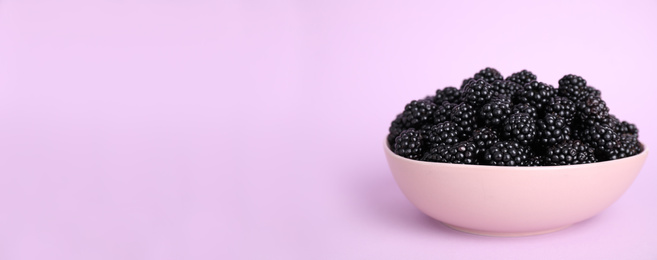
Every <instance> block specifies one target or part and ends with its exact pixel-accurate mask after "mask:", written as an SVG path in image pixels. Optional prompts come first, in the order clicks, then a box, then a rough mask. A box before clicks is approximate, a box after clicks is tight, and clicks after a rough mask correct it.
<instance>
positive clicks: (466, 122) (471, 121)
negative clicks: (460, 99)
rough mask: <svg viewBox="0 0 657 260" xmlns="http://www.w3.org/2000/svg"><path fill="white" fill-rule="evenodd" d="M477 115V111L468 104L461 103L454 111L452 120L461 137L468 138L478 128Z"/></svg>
mask: <svg viewBox="0 0 657 260" xmlns="http://www.w3.org/2000/svg"><path fill="white" fill-rule="evenodd" d="M476 113H477V112H476V111H475V109H474V108H473V107H472V106H471V105H468V104H467V103H461V104H459V105H457V106H455V107H454V108H453V109H452V113H451V114H450V119H451V121H452V122H454V123H456V125H457V129H458V131H459V133H460V134H461V136H468V135H469V134H470V133H472V130H474V129H475V128H477V118H476V117H475V115H476Z"/></svg>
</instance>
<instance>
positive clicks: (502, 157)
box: [483, 141, 529, 166]
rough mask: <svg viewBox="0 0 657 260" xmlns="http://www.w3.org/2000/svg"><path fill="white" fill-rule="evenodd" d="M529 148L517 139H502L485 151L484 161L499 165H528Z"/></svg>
mask: <svg viewBox="0 0 657 260" xmlns="http://www.w3.org/2000/svg"><path fill="white" fill-rule="evenodd" d="M528 159H529V150H528V149H527V148H526V147H524V146H522V145H520V144H518V143H517V142H515V141H500V142H497V143H495V144H493V145H492V146H491V147H489V148H488V149H487V150H486V152H485V153H484V157H483V163H485V164H489V165H499V166H526V165H528V164H529V163H528V162H527V161H528Z"/></svg>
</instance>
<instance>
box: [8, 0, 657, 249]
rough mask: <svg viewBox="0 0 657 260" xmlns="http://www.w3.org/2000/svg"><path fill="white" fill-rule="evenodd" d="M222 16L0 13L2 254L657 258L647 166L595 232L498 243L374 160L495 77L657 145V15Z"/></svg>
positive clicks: (227, 7) (32, 2)
mask: <svg viewBox="0 0 657 260" xmlns="http://www.w3.org/2000/svg"><path fill="white" fill-rule="evenodd" d="M137 2H139V3H137ZM209 2H210V1H207V2H206V1H201V0H191V1H176V0H169V1H156V0H153V1H83V0H79V1H71V0H65V1H38V0H27V1H18V0H2V1H0V120H1V121H0V122H1V123H0V209H1V213H0V259H349V258H353V259H540V258H545V259H635V260H636V259H657V204H656V201H657V188H656V187H655V184H656V183H657V176H655V170H656V168H655V167H657V166H655V163H654V160H651V159H652V158H649V160H648V163H647V164H646V166H645V167H644V169H643V171H642V172H641V174H640V175H639V177H638V179H637V180H636V182H635V183H634V184H633V186H632V187H631V188H630V190H628V192H627V193H626V194H625V195H624V196H623V197H622V198H621V199H620V200H619V201H618V202H617V203H615V204H614V205H613V206H612V207H610V208H609V209H608V210H606V211H604V212H603V213H602V214H600V215H598V216H597V217H595V218H593V219H590V220H588V221H585V222H583V223H581V224H578V225H576V226H573V227H572V228H569V229H567V230H564V231H561V232H558V233H553V234H549V235H542V236H534V237H525V238H489V237H480V236H474V235H468V234H463V233H459V232H456V231H452V230H450V229H448V228H446V227H444V226H443V225H441V224H439V223H437V222H436V221H433V220H432V219H430V218H428V217H426V216H425V215H423V214H422V213H420V212H419V211H418V210H416V209H415V208H414V207H413V206H412V205H411V204H410V203H409V202H408V201H407V200H406V199H405V198H404V197H403V195H402V194H401V192H400V191H399V189H398V188H397V186H396V185H395V183H394V180H393V179H392V176H391V174H390V172H389V170H388V168H387V165H386V162H385V159H384V156H383V151H382V145H383V138H384V136H385V135H386V132H387V128H388V125H389V122H390V120H392V119H393V118H394V116H395V115H396V114H397V113H398V112H400V111H401V110H402V108H403V106H404V104H406V103H407V102H408V101H410V100H411V99H416V98H421V97H424V96H425V95H428V94H431V93H432V92H433V91H435V89H436V88H439V87H440V88H442V87H445V86H448V85H459V84H460V82H461V80H462V79H463V78H466V77H469V76H471V75H472V74H474V73H475V72H476V71H478V70H479V69H481V68H484V67H486V66H493V67H496V68H498V69H499V70H500V71H501V72H502V73H503V74H505V75H509V74H510V73H512V72H515V71H519V70H521V69H524V68H526V69H529V70H531V71H533V72H535V73H536V74H537V75H538V76H539V79H540V80H542V81H546V82H548V83H551V84H556V83H557V80H558V79H559V78H560V77H561V76H563V75H564V74H568V73H576V74H580V75H582V76H584V77H585V78H586V79H587V80H588V81H589V83H590V84H591V85H594V86H596V87H598V88H599V89H601V90H602V91H603V97H604V98H605V99H606V101H607V103H608V105H609V106H610V107H611V111H612V113H613V114H615V115H617V116H618V117H620V118H622V119H626V120H630V121H632V122H635V123H636V124H637V125H638V126H639V127H640V129H641V137H640V139H641V140H642V141H643V142H644V143H646V144H647V145H648V146H650V147H655V141H656V140H655V138H657V135H655V131H657V129H656V128H657V124H656V123H654V120H655V115H654V114H655V112H654V111H657V102H655V98H656V97H657V96H656V95H655V94H656V93H655V91H656V90H655V89H657V87H656V84H657V83H656V82H655V77H654V74H655V71H657V48H656V46H657V29H656V28H657V27H656V25H657V16H655V13H656V12H657V2H655V1H627V2H626V3H620V2H621V1H617V3H613V2H611V1H591V2H584V1H575V3H573V2H572V1H551V3H547V2H546V3H539V4H530V3H529V1H516V2H507V1H505V2H494V3H493V1H491V2H488V1H464V2H462V3H458V4H452V3H450V4H448V3H440V2H437V1H427V2H417V1H411V2H409V1H399V2H393V1H385V2H381V1H323V2H320V1H275V2H276V3H273V2H274V1H271V2H260V1H233V2H231V1H229V2H225V1H219V3H209ZM213 2H216V1H213ZM651 157H654V156H651Z"/></svg>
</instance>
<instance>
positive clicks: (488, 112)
mask: <svg viewBox="0 0 657 260" xmlns="http://www.w3.org/2000/svg"><path fill="white" fill-rule="evenodd" d="M511 106H512V104H511V98H509V97H507V96H501V97H500V96H498V97H495V98H492V99H491V101H490V102H488V103H486V104H484V105H483V106H482V107H481V109H480V110H479V118H480V119H481V120H482V122H483V123H484V125H486V126H491V127H497V126H500V125H501V124H502V123H503V122H504V121H505V120H506V118H507V117H508V116H509V115H511V114H512V113H513V109H512V107H511Z"/></svg>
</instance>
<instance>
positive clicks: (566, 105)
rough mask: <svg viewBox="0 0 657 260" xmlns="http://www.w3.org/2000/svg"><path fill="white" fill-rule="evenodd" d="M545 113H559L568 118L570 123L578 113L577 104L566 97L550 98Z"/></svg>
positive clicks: (567, 121) (567, 120)
mask: <svg viewBox="0 0 657 260" xmlns="http://www.w3.org/2000/svg"><path fill="white" fill-rule="evenodd" d="M545 113H546V114H549V113H554V114H557V115H558V116H560V117H561V118H563V119H564V120H566V123H568V124H570V123H572V122H573V120H574V119H575V115H576V114H577V106H576V105H575V102H573V101H572V100H570V99H568V98H566V97H560V96H556V97H553V98H552V99H550V102H548V104H547V105H546V106H545Z"/></svg>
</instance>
